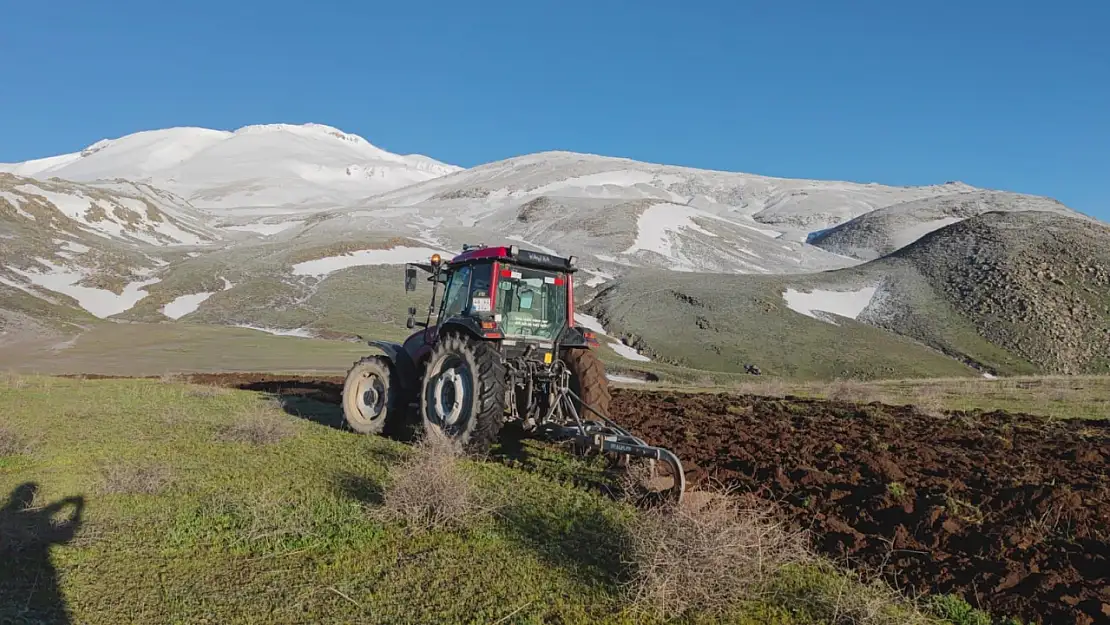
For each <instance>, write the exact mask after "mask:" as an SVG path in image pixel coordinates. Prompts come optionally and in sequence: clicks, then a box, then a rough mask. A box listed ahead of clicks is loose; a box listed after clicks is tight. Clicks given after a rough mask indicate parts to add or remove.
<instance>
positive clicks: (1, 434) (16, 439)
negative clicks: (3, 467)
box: [0, 426, 31, 457]
mask: <svg viewBox="0 0 1110 625" xmlns="http://www.w3.org/2000/svg"><path fill="white" fill-rule="evenodd" d="M30 450H31V444H30V443H28V442H27V441H26V440H25V439H24V438H23V437H22V436H20V435H18V434H16V433H15V432H13V431H11V430H9V429H8V428H6V427H3V426H0V457H3V456H18V455H21V454H25V453H27V452H29V451H30Z"/></svg>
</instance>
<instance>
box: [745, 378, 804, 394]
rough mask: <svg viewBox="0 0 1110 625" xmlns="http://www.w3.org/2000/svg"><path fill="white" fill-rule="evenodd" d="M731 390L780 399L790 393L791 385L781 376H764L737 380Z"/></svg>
mask: <svg viewBox="0 0 1110 625" xmlns="http://www.w3.org/2000/svg"><path fill="white" fill-rule="evenodd" d="M732 390H734V391H735V392H737V393H740V394H741V395H756V396H759V397H773V398H776V399H781V398H783V397H786V396H787V395H790V394H791V387H790V385H789V384H787V383H786V381H785V380H783V379H781V378H765V379H763V380H759V381H750V382H737V383H736V384H734V385H733V386H732Z"/></svg>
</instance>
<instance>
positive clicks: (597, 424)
mask: <svg viewBox="0 0 1110 625" xmlns="http://www.w3.org/2000/svg"><path fill="white" fill-rule="evenodd" d="M569 377H570V374H569V372H567V371H566V370H565V369H563V370H562V371H560V372H559V374H558V380H559V382H558V383H557V384H556V385H555V395H556V401H554V402H552V404H551V407H550V411H549V412H548V415H547V419H545V421H546V422H547V423H552V422H558V423H563V424H564V425H560V426H555V427H554V428H552V433H553V434H554V435H555V436H556V437H558V438H566V439H571V440H573V441H574V443H575V449H576V450H578V451H579V453H582V454H589V453H591V452H594V453H602V454H606V453H607V454H613V455H614V456H616V457H617V458H618V459H619V460H618V465H619V466H621V467H625V468H627V467H628V465H629V460H630V459H631V458H634V457H635V458H643V459H645V460H647V462H648V470H649V475H648V480H647V481H648V483H647V484H646V486H648V487H649V489H651V490H654V491H656V492H658V493H659V494H660V495H662V496H663V497H664V498H665V499H668V500H671V501H673V502H674V503H675V504H678V503H680V502H681V501H682V495H683V494H684V493H685V491H686V474H685V473H684V472H683V470H682V463H681V462H679V460H678V457H677V456H675V455H674V454H673V453H672V452H671V451H669V450H667V449H664V448H662V447H655V446H652V445H648V444H647V443H646V442H644V441H643V440H642V439H640V438H638V437H636V436H633V435H632V434H631V433H629V432H628V431H627V430H625V429H623V428H621V427H620V426H619V425H617V424H616V423H614V422H613V421H612V420H611V419H609V417H608V416H606V415H603V414H601V413H600V412H599V411H598V410H597V409H596V408H594V407H593V406H590V405H589V404H587V403H586V402H585V401H583V400H582V398H581V397H579V396H578V395H577V394H575V392H574V391H572V390H571V389H570V384H569ZM572 400H577V401H578V402H579V403H580V404H581V405H582V406H583V407H584V408H585V409H586V410H588V411H589V412H592V413H593V414H594V415H595V416H596V417H597V420H594V419H585V418H583V416H582V415H580V414H578V410H577V409H576V408H575V406H574V401H572ZM559 413H562V414H561V415H559ZM559 416H561V417H562V418H561V419H560V418H558V417H559ZM553 417H556V418H553ZM660 462H661V463H663V464H664V465H665V466H666V467H667V468H668V469H669V471H668V473H669V475H660V474H659V473H658V471H657V469H658V466H657V463H660Z"/></svg>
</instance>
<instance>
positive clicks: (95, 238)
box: [0, 124, 1101, 376]
mask: <svg viewBox="0 0 1110 625" xmlns="http://www.w3.org/2000/svg"><path fill="white" fill-rule="evenodd" d="M169 130H170V132H168V133H167V132H166V131H165V129H163V130H161V131H159V130H155V131H143V132H145V133H146V134H143V133H133V134H132V135H127V136H125V137H122V138H120V139H115V140H104V141H99V142H96V143H94V144H92V145H90V146H88V147H87V148H86V149H85V150H82V152H79V153H73V154H69V155H60V156H55V157H47V158H45V159H37V160H35V161H29V162H26V163H22V164H20V163H15V164H6V165H0V172H4V171H7V172H9V173H0V238H2V239H4V240H3V242H2V243H3V245H0V247H4V248H7V249H8V251H9V252H10V253H8V254H0V293H4V299H5V302H4V305H0V308H7V309H8V310H9V311H14V312H12V314H11V315H9V316H10V317H11V318H17V317H18V315H26V314H27V312H28V311H31V310H34V311H39V310H40V309H42V308H43V307H44V306H47V307H52V308H50V310H52V311H55V312H57V314H59V315H62V316H66V315H68V314H69V313H67V312H66V311H67V310H71V309H72V310H71V312H72V313H73V315H74V317H73V318H74V319H77V320H78V322H79V323H86V320H88V319H90V318H93V319H96V318H99V319H100V320H103V321H130V322H143V323H176V322H178V321H181V322H186V323H187V322H200V323H213V324H225V325H239V326H250V327H263V328H270V329H272V330H274V331H281V332H293V333H299V334H305V335H310V334H313V333H322V334H324V335H334V334H335V333H339V334H344V333H346V334H365V333H366V332H367V331H368V330H373V331H374V332H382V333H384V335H387V336H396V335H397V334H400V333H403V328H402V322H403V319H402V318H401V317H400V316H399V315H400V312H398V311H400V310H402V308H397V310H394V308H396V307H398V306H401V305H402V304H404V305H409V304H417V303H419V302H415V301H414V300H412V297H411V296H408V295H400V294H399V293H394V290H393V289H394V287H395V284H393V281H394V278H395V277H396V276H394V273H395V271H396V270H395V269H391V267H394V266H395V265H396V264H398V263H401V262H404V261H405V260H407V259H419V258H424V257H425V256H427V255H428V254H430V253H433V252H435V253H441V254H450V253H451V250H458V249H460V248H461V246H462V244H464V243H487V244H491V245H496V244H512V243H516V244H519V245H521V246H523V247H532V248H535V249H537V250H540V251H549V252H554V253H558V254H562V255H576V256H578V257H579V259H581V261H580V264H581V267H582V271H583V274H582V278H581V280H580V281H579V282H578V283H576V289H575V293H576V296H577V298H579V299H580V300H581V301H580V303H581V304H582V305H584V306H585V305H587V304H594V305H599V306H601V307H600V308H598V310H597V313H598V315H597V316H598V318H599V319H600V320H601V322H603V323H605V324H608V323H610V322H611V323H613V324H614V325H613V327H612V328H609V331H610V332H612V333H613V335H614V336H619V337H622V338H624V339H625V340H627V341H628V342H629V344H630V345H633V346H639V347H640V348H641V349H642V350H644V351H645V353H647V354H649V356H648V357H649V358H651V359H652V360H658V361H660V364H665V363H667V362H671V363H672V364H674V365H675V366H693V365H696V364H697V363H698V362H702V363H709V364H706V365H705V366H707V367H709V368H714V367H716V368H723V370H732V369H735V368H736V367H738V366H739V363H738V361H736V359H735V358H731V357H728V356H727V351H728V349H729V348H728V347H727V345H726V343H727V342H728V341H733V342H736V343H739V344H743V343H745V342H750V343H752V344H753V345H761V344H762V343H761V340H762V339H759V340H756V339H757V338H759V335H760V334H761V333H762V334H767V328H769V327H773V326H776V324H779V323H780V321H779V320H780V319H786V320H787V325H786V326H783V327H784V328H792V329H793V331H792V332H791V331H782V332H780V333H779V334H778V335H777V336H779V337H780V338H781V339H782V340H784V341H788V342H790V344H791V345H793V346H794V347H793V348H794V349H796V350H803V349H811V350H812V353H813V354H815V355H817V356H816V357H819V358H824V359H827V360H829V362H831V363H833V365H832V366H827V365H829V363H825V364H805V363H798V362H791V363H783V365H784V366H785V367H786V368H785V369H782V370H781V371H779V372H781V373H784V374H788V375H832V374H837V375H839V374H842V373H843V372H850V373H851V372H854V373H853V374H858V375H866V376H873V375H878V374H891V373H894V372H898V371H900V372H902V373H905V374H907V375H909V374H912V375H920V374H923V373H925V372H928V371H932V372H939V373H944V374H956V373H960V372H963V373H965V374H974V373H975V371H987V372H1001V373H1006V372H1026V371H1034V370H1037V369H1038V368H1043V367H1045V366H1049V365H1046V364H1045V363H1048V362H1049V360H1051V359H1047V360H1046V358H1047V357H1045V356H1044V354H1042V353H1041V352H1036V350H1035V349H1034V350H1033V351H1030V349H1032V348H1026V347H1022V345H1024V344H1022V345H1018V344H1017V343H1014V342H1012V341H1011V342H1007V341H1006V340H1004V338H1002V337H999V336H995V335H990V336H989V337H985V336H983V335H980V334H979V330H980V329H981V326H982V320H977V319H975V318H972V317H973V316H972V317H968V316H967V311H965V310H962V309H961V308H960V307H959V306H958V305H957V304H958V303H954V302H953V301H951V299H950V298H947V297H945V296H944V295H943V294H939V293H938V291H937V290H936V289H935V288H934V286H933V285H931V284H930V285H928V286H927V285H926V284H925V283H926V282H927V280H926V279H925V278H924V274H923V273H922V272H921V271H919V270H918V269H916V268H914V267H911V266H910V264H908V263H907V262H906V261H905V260H904V259H903V260H898V259H897V258H896V253H897V252H898V251H899V250H904V249H907V248H909V247H912V246H913V244H915V242H918V241H920V240H922V239H925V238H926V237H929V236H931V235H934V234H936V232H943V231H945V229H946V228H948V227H951V226H952V225H954V224H959V223H962V222H963V221H966V220H968V219H973V218H976V217H978V216H980V215H981V214H982V213H984V212H986V213H992V212H996V211H1002V212H1014V213H1015V214H1017V213H1021V214H1026V213H1035V212H1043V210H1042V209H1047V210H1048V211H1049V212H1050V213H1051V214H1054V215H1058V216H1060V217H1061V218H1073V217H1077V216H1082V214H1080V213H1077V212H1076V211H1073V210H1072V209H1070V208H1068V207H1066V206H1064V205H1063V204H1062V203H1060V202H1058V201H1056V200H1053V199H1051V198H1043V197H1040V196H1031V195H1027V194H1018V193H1012V192H1007V191H993V190H988V189H979V188H976V187H972V186H970V185H967V184H965V183H959V182H946V183H943V184H937V185H922V186H891V185H882V184H879V183H874V182H871V183H859V182H847V181H822V180H808V179H793V178H781V177H772V176H763V175H758V174H748V173H742V172H729V171H721V170H704V169H698V168H694V167H688V166H673V165H666V164H658V163H644V162H640V161H636V160H634V159H631V158H627V157H608V156H604V155H597V154H587V153H577V152H572V151H567V150H548V151H544V152H538V153H533V154H524V155H518V156H514V157H511V158H508V159H502V160H499V161H494V162H490V163H483V164H480V165H477V166H474V167H471V168H466V169H464V168H459V167H456V166H453V165H447V164H444V163H441V162H440V161H436V160H435V159H433V158H431V157H426V156H423V155H411V154H410V155H400V154H393V153H389V152H386V151H384V150H381V149H380V148H377V147H376V146H373V144H371V143H370V142H368V141H366V140H365V139H363V138H362V137H359V136H357V135H352V134H350V133H345V132H343V131H341V130H339V129H337V128H334V127H332V126H327V125H323V124H302V125H293V124H257V125H250V126H244V127H242V128H240V129H237V130H236V131H218V130H208V129H199V130H198V129H195V128H191V127H181V128H178V129H169ZM82 153H84V154H85V156H81V154H82ZM75 155H76V156H75ZM13 171H24V172H28V171H34V172H36V176H30V177H28V176H17V175H16V174H14V173H10V172H13ZM67 172H68V174H67ZM57 174H67V175H73V176H74V177H75V178H90V180H76V181H73V180H67V179H64V178H63V177H62V176H56V175H57ZM140 174H141V175H140ZM5 181H6V182H5ZM5 185H6V186H5ZM31 188H39V189H40V190H43V191H46V192H47V193H46V194H42V193H38V194H36V193H32V194H31V195H30V196H28V195H27V193H26V191H28V189H31ZM13 189H15V190H13ZM20 189H22V191H19V190H20ZM4 193H6V194H7V195H5V194H4ZM29 197H30V199H28V198H29ZM972 198H977V201H978V202H979V204H975V203H974V202H972V204H968V201H969V199H972ZM136 202H139V203H143V202H145V204H142V206H147V204H149V207H150V210H147V209H146V208H143V209H142V210H137V212H136V209H139V208H140V204H137V203H136ZM117 206H118V207H120V208H119V211H118V212H117V211H116V208H115V207H117ZM969 206H970V208H969ZM98 207H100V208H98ZM128 207H130V208H128ZM984 209H985V210H984ZM28 211H30V212H28ZM129 211H130V212H129ZM32 213H33V214H32ZM160 216H161V218H162V221H159V217H160ZM1084 217H1085V216H1084ZM167 220H168V221H167ZM1088 220H1089V221H1093V222H1096V223H1101V222H1098V221H1097V220H1093V219H1091V218H1088ZM165 223H173V224H183V226H182V227H184V230H183V231H184V232H194V234H196V235H197V236H196V238H190V237H187V236H185V235H180V236H176V238H175V236H169V235H167V234H166V233H167V232H169V230H168V226H167V225H165ZM1030 223H1036V222H1035V220H1034V221H1031V222H1030ZM1065 223H1067V222H1065ZM185 226H188V227H185ZM159 229H162V230H165V231H166V232H161V234H162V235H166V236H162V237H159V236H158V234H157V233H159V232H160V230H159ZM977 232H979V231H977ZM989 232H990V231H989V230H983V231H982V232H981V234H982V235H983V236H988V235H989ZM201 235H202V236H201ZM945 236H947V235H945ZM877 262H878V263H879V264H875V263H877ZM953 262H955V263H957V264H959V263H961V262H964V261H963V260H961V259H955V260H954V261H953ZM883 263H885V264H883ZM888 265H889V267H888ZM1007 266H1008V265H1007ZM309 268H310V269H311V270H310V269H309ZM880 269H882V271H880ZM952 271H955V270H954V269H952ZM635 276H640V278H639V279H644V280H648V281H653V282H656V283H660V284H672V285H673V288H672V290H674V291H675V292H676V293H682V294H686V295H689V296H690V297H691V298H693V299H694V300H698V301H703V302H704V301H710V300H711V299H713V298H709V297H708V295H707V294H706V293H705V292H702V291H700V290H699V289H703V288H708V289H713V288H719V287H720V286H721V285H729V286H728V288H733V289H735V290H736V292H735V294H734V296H735V297H740V298H751V300H750V301H748V302H746V303H745V304H744V305H739V304H736V305H734V304H727V303H725V302H724V301H720V302H717V303H715V304H714V307H715V308H714V311H715V312H714V314H713V315H709V314H703V313H702V312H697V311H693V316H692V317H690V319H691V323H693V324H694V325H695V326H697V327H700V326H699V324H701V325H705V326H707V327H711V328H716V330H715V331H714V334H713V336H716V337H717V339H716V343H715V342H714V341H713V340H709V341H707V342H705V345H706V346H709V345H716V346H717V349H718V350H719V351H716V352H714V351H712V350H711V351H710V352H706V353H705V354H702V355H700V356H699V357H698V358H701V360H699V359H698V358H693V356H692V355H691V354H687V355H683V353H684V352H685V351H686V350H687V347H686V346H684V345H679V344H674V345H672V344H670V343H668V342H667V341H662V342H661V341H660V340H659V339H658V337H656V338H653V335H654V334H655V333H656V332H657V330H658V328H653V327H649V326H651V325H652V324H659V323H663V327H666V326H668V325H669V324H670V323H671V322H666V321H665V320H663V319H662V318H651V319H648V318H646V317H644V318H640V317H638V316H637V315H631V316H629V315H627V314H625V316H624V317H622V316H621V315H619V314H613V313H612V312H611V311H606V310H605V309H604V308H605V306H604V305H603V304H604V303H605V302H606V301H608V302H609V303H612V304H613V305H615V306H619V305H620V301H621V297H622V296H621V295H620V293H621V292H627V291H628V288H629V287H628V284H629V282H628V281H629V280H633V279H637V278H635ZM898 280H903V281H904V282H905V284H908V285H912V289H911V291H912V292H906V293H902V292H899V291H897V289H890V288H887V287H885V286H883V285H884V284H887V283H897V282H898ZM884 281H885V282H884ZM702 282H704V286H696V285H698V284H701V283H702ZM689 284H694V285H695V287H689ZM776 285H777V286H776ZM830 285H831V286H830ZM615 286H617V287H619V288H617V289H616V290H613V287H615ZM779 287H781V289H784V290H779V291H775V289H776V288H779ZM688 288H689V289H693V292H689V293H688V292H687V290H688ZM89 289H92V290H89ZM807 289H808V290H807ZM845 289H847V290H845ZM595 297H596V298H597V301H596V302H591V300H592V299H594V298H595ZM713 297H714V298H715V297H717V296H713ZM28 298H35V299H34V300H33V301H32V300H29V299H28ZM682 301H686V300H682ZM714 301H715V300H714ZM883 302H887V304H889V306H894V308H890V309H889V310H887V311H886V312H887V315H886V317H883V316H881V315H879V314H878V313H879V312H881V311H882V310H883V307H882V306H881V305H880V304H882V303H883ZM906 302H911V303H912V304H913V305H916V306H918V308H919V310H918V311H917V312H914V308H913V306H911V305H909V304H907V303H906ZM424 305H426V302H424ZM683 305H684V306H685V305H686V304H683ZM664 309H665V307H664ZM583 310H586V309H585V308H584V309H583ZM684 310H685V309H683V311H679V310H676V311H672V312H674V313H675V315H678V316H676V317H674V318H675V319H678V318H681V315H685V314H686V313H687V312H690V311H685V312H684ZM20 311H22V312H20ZM891 311H893V312H891ZM925 311H928V312H925ZM35 314H38V312H35ZM930 314H932V315H934V316H935V317H937V318H938V319H941V320H943V323H941V322H939V321H938V322H937V323H935V324H930V323H929V322H928V319H925V317H928V316H929V315H930ZM714 315H716V316H714ZM737 315H739V317H737ZM764 315H770V317H767V318H763V316H764ZM794 315H800V316H801V318H802V319H801V320H799V319H795V318H794V317H793V316H794ZM838 315H840V316H838ZM843 315H848V317H847V318H848V321H844V320H843ZM806 317H808V318H809V319H808V320H807V319H805V318H806ZM18 318H20V319H23V318H24V317H18ZM747 318H752V319H755V318H760V319H763V322H762V323H763V324H764V325H763V326H760V325H758V324H757V325H754V326H752V325H750V324H748V322H747V321H745V320H744V319H747ZM643 324H648V325H647V326H645V325H643ZM767 324H769V325H767ZM813 324H817V325H813ZM23 325H26V324H23ZM730 326H734V330H736V331H734V330H726V329H725V328H728V327H730ZM771 334H772V335H773V333H771ZM987 334H989V333H987ZM1076 336H1081V333H1080V334H1076V333H1075V332H1071V333H1069V334H1068V337H1070V338H1069V339H1068V340H1069V341H1073V340H1075V337H1076ZM816 337H822V338H816ZM726 338H727V341H725V343H721V341H722V340H725V339H726ZM0 340H5V339H0ZM814 340H818V341H824V342H825V343H827V344H836V345H838V346H839V349H840V350H841V351H842V352H843V353H845V354H853V356H852V358H847V357H845V356H838V355H837V354H836V353H830V352H829V351H828V350H826V349H824V348H822V347H821V346H819V345H815V344H813V343H812V341H814ZM853 341H855V342H853ZM614 345H616V346H617V347H615V348H614V350H613V351H614V354H615V356H613V357H615V358H617V362H622V363H624V364H625V365H629V364H632V365H633V366H645V365H644V364H643V361H642V360H641V359H640V358H639V357H636V358H632V360H631V361H629V360H628V350H629V349H632V348H631V347H627V346H623V345H622V344H619V343H614ZM807 345H809V347H808V348H807V347H806V346H807ZM868 345H870V346H871V347H867V346H868ZM914 345H916V347H915V346H914ZM875 346H886V347H884V349H886V348H890V349H893V350H896V351H900V353H901V354H902V355H901V356H898V357H890V358H884V359H879V360H881V361H882V362H883V363H885V364H883V365H881V366H879V365H878V364H875V366H867V365H865V364H862V363H863V361H865V360H866V358H867V357H868V356H867V354H868V353H871V352H870V351H869V350H871V351H873V350H874V349H875V348H876V347H875ZM766 348H767V349H772V348H770V347H766ZM920 349H925V350H927V355H926V353H923V352H921V351H919V350H920ZM668 351H671V352H673V353H670V354H668V353H667V352H668ZM1076 353H1077V354H1078V352H1076ZM745 354H746V355H745V357H746V358H747V359H748V360H751V361H756V362H759V361H760V360H763V359H761V358H760V357H759V354H758V353H752V352H751V351H747V352H745ZM1077 357H1078V356H1077ZM853 358H854V359H856V360H853ZM937 358H941V360H937ZM1083 358H1087V356H1086V355H1083ZM945 359H947V360H945ZM1064 359H1066V357H1065V358H1064ZM1087 360H1089V361H1091V362H1093V363H1094V364H1093V365H1091V366H1095V367H1096V368H1097V366H1098V363H1097V362H1095V361H1094V360H1091V359H1090V358H1087ZM942 361H944V362H942ZM949 361H954V363H953V362H949ZM1032 361H1037V363H1038V364H1035V363H1034V362H1032ZM877 362H878V361H876V363H877ZM835 363H840V364H839V365H836V364H835ZM853 363H854V364H853ZM915 363H917V364H915ZM923 363H924V364H923ZM765 364H766V363H765ZM838 366H839V367H840V368H839V369H838V368H837V367H838ZM1050 366H1051V367H1056V369H1060V368H1066V366H1063V364H1062V363H1061V362H1060V359H1059V358H1058V359H1057V361H1054V363H1050ZM1085 366H1086V365H1085ZM961 367H963V368H962V369H961ZM766 369H767V370H768V371H771V372H774V371H776V369H775V367H774V366H768V367H766Z"/></svg>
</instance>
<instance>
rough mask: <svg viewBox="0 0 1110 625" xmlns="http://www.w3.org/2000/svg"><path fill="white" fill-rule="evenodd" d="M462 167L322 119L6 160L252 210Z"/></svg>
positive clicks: (358, 192)
mask: <svg viewBox="0 0 1110 625" xmlns="http://www.w3.org/2000/svg"><path fill="white" fill-rule="evenodd" d="M458 169H459V168H458V167H455V166H452V165H447V164H444V163H441V162H439V161H436V160H434V159H431V158H429V157H426V156H423V155H407V156H403V155H399V154H393V153H391V152H387V151H385V150H382V149H380V148H378V147H375V146H374V145H372V144H370V143H369V142H368V141H366V140H365V139H363V138H362V137H359V136H357V135H352V134H348V133H345V132H343V131H341V130H338V129H336V128H332V127H330V126H324V125H320V124H305V125H291V124H269V125H254V126H246V127H243V128H240V129H238V130H236V131H234V132H227V131H220V130H210V129H206V128H169V129H165V130H151V131H144V132H137V133H134V134H131V135H127V136H125V137H121V138H118V139H107V140H103V141H98V142H97V143H94V144H93V145H90V146H89V147H87V148H85V149H84V150H82V151H80V152H76V153H73V154H65V155H61V156H54V157H49V158H45V159H39V160H34V161H27V162H24V163H13V164H3V165H0V171H6V172H9V173H13V174H17V175H21V176H32V177H35V178H39V179H46V178H51V177H58V178H62V179H65V180H72V181H76V182H89V181H95V180H107V179H126V180H130V181H134V182H144V183H148V184H151V185H153V186H155V187H158V188H161V189H165V190H168V191H171V192H173V193H175V194H177V195H179V196H181V197H183V198H184V199H186V200H188V201H189V202H190V203H191V204H192V205H193V206H194V207H196V208H200V209H208V210H212V211H220V212H224V213H237V212H247V213H251V214H266V213H271V212H274V213H282V212H289V211H310V210H314V209H319V208H321V207H329V206H341V205H344V204H347V203H350V202H351V201H352V200H355V199H357V198H361V197H365V196H367V195H374V194H378V193H383V192H386V191H390V190H393V189H396V188H399V187H402V186H406V185H410V184H414V183H417V182H423V181H426V180H430V179H432V178H435V177H437V176H442V175H444V174H448V173H451V172H453V171H457V170H458Z"/></svg>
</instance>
